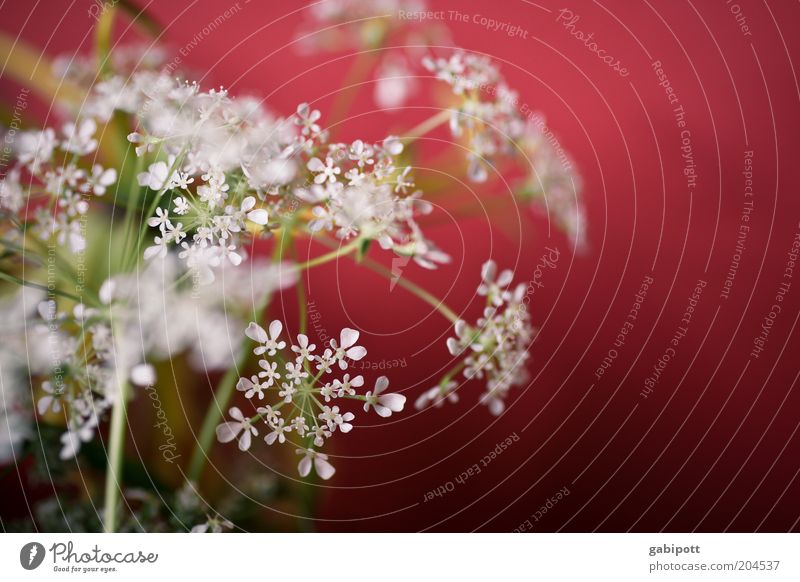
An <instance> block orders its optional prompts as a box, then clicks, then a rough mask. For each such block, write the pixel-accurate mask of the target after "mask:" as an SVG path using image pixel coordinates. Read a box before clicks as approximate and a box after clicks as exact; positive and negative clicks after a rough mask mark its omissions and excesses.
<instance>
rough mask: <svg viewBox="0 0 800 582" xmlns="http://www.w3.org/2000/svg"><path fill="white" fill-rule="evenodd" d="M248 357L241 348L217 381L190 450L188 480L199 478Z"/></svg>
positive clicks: (245, 350) (245, 351) (247, 350)
mask: <svg viewBox="0 0 800 582" xmlns="http://www.w3.org/2000/svg"><path fill="white" fill-rule="evenodd" d="M247 347H249V346H247ZM249 357H250V350H249V349H242V352H241V353H240V354H239V357H238V359H237V360H236V363H235V364H234V365H233V366H231V367H230V368H228V370H227V371H226V372H225V375H224V376H223V377H222V379H221V380H220V382H219V385H218V387H217V390H216V392H215V393H214V399H213V400H212V401H211V404H210V405H209V407H208V411H207V412H206V417H205V418H204V419H203V425H202V427H201V428H200V435H199V436H198V437H197V446H196V447H195V449H194V451H193V452H192V458H191V460H190V461H189V470H188V472H187V476H188V478H189V480H190V481H194V482H195V483H196V482H197V481H198V480H199V479H200V475H201V474H202V472H203V467H204V466H205V463H206V458H207V456H208V450H209V448H210V447H211V443H212V442H213V441H214V434H215V431H216V428H217V424H219V420H220V418H222V414H223V410H224V408H225V407H226V406H227V405H228V402H229V401H230V399H231V396H232V395H233V390H234V388H235V387H236V381H237V380H238V379H239V370H241V369H242V368H243V367H244V366H245V365H246V364H247V360H248V358H249Z"/></svg>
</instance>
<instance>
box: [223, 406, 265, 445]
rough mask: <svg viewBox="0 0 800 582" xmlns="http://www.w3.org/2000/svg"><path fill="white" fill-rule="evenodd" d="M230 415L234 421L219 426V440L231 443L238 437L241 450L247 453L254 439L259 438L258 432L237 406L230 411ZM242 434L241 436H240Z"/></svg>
mask: <svg viewBox="0 0 800 582" xmlns="http://www.w3.org/2000/svg"><path fill="white" fill-rule="evenodd" d="M228 414H229V415H230V416H231V418H233V421H229V422H223V423H222V424H220V425H219V426H217V440H219V442H221V443H229V442H231V441H232V440H234V439H235V438H236V437H237V436H238V437H239V450H242V451H246V450H247V449H249V448H250V443H251V439H252V437H253V436H258V431H257V430H256V428H255V427H254V426H253V425H252V424H251V423H250V419H249V418H245V417H244V415H243V414H242V411H241V410H239V409H238V408H236V407H235V406H234V407H232V408H231V409H230V410H228ZM240 433H241V436H239V434H240Z"/></svg>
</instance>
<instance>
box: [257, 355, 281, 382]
mask: <svg viewBox="0 0 800 582" xmlns="http://www.w3.org/2000/svg"><path fill="white" fill-rule="evenodd" d="M258 365H259V366H261V367H262V368H263V370H262V371H261V372H259V373H258V376H259V378H265V380H264V385H265V386H266V387H267V388H269V387H270V386H272V385H273V384H274V383H275V381H276V380H280V378H281V375H280V374H278V372H277V368H278V362H268V361H267V360H259V361H258Z"/></svg>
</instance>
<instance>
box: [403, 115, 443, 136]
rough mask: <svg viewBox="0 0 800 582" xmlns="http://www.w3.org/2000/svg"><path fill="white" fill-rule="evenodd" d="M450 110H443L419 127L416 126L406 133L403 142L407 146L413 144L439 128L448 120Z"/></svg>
mask: <svg viewBox="0 0 800 582" xmlns="http://www.w3.org/2000/svg"><path fill="white" fill-rule="evenodd" d="M450 114H451V112H450V110H449V109H444V110H442V111H440V112H439V113H437V114H436V115H434V116H432V117H429V118H428V119H426V120H425V121H423V122H422V123H420V124H419V125H416V126H414V127H412V128H411V129H409V130H408V131H407V132H406V137H404V138H403V140H404V141H405V142H406V143H407V144H408V143H411V142H413V141H414V140H416V139H419V138H420V137H422V136H423V135H425V134H426V133H429V132H431V131H433V130H434V129H436V128H437V127H439V126H440V125H442V124H444V123H446V122H447V121H448V120H449V119H450Z"/></svg>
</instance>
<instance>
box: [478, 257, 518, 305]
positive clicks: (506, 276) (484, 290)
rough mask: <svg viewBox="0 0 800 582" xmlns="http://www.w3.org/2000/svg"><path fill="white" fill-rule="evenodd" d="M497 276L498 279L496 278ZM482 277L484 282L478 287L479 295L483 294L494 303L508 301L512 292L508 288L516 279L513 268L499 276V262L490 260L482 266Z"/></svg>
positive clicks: (498, 303)
mask: <svg viewBox="0 0 800 582" xmlns="http://www.w3.org/2000/svg"><path fill="white" fill-rule="evenodd" d="M495 277H497V279H496V280H495ZM481 279H482V280H483V283H481V285H480V286H479V287H478V295H483V296H485V297H487V298H488V300H489V301H490V302H491V303H492V304H494V305H502V304H503V302H504V301H507V300H508V299H509V297H511V294H510V293H509V292H508V291H507V290H506V288H507V287H508V286H509V285H510V284H511V281H512V280H513V279H514V273H513V272H512V271H511V269H506V270H504V271H502V272H501V273H500V276H499V277H498V276H497V264H496V263H495V262H494V261H492V260H488V261H486V262H485V263H484V264H483V267H481Z"/></svg>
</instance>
